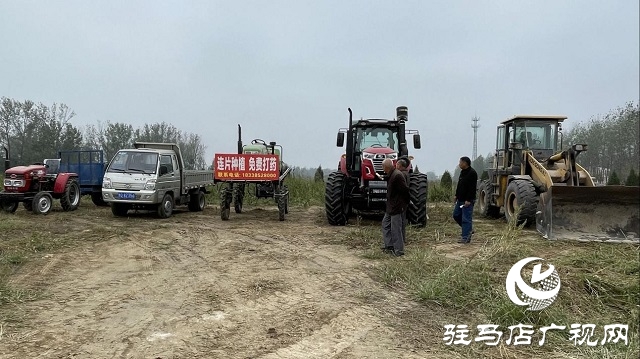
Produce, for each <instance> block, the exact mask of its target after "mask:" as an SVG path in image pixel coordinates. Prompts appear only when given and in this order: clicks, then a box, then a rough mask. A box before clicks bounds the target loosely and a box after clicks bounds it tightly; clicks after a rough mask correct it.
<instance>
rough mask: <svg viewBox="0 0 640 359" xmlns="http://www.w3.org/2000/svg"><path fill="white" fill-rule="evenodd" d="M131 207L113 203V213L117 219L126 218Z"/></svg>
mask: <svg viewBox="0 0 640 359" xmlns="http://www.w3.org/2000/svg"><path fill="white" fill-rule="evenodd" d="M127 212H129V206H128V205H126V204H124V203H111V213H113V215H114V216H116V217H126V216H127Z"/></svg>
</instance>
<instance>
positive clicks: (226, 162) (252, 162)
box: [213, 153, 280, 181]
mask: <svg viewBox="0 0 640 359" xmlns="http://www.w3.org/2000/svg"><path fill="white" fill-rule="evenodd" d="M213 175H214V178H215V179H217V180H230V181H273V180H277V179H278V178H279V177H280V161H278V156H277V155H260V154H225V153H216V154H215V156H214V158H213Z"/></svg>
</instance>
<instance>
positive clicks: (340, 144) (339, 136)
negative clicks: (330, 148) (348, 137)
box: [336, 132, 344, 147]
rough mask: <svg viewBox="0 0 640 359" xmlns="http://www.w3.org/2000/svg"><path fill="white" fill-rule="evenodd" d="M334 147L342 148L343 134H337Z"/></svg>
mask: <svg viewBox="0 0 640 359" xmlns="http://www.w3.org/2000/svg"><path fill="white" fill-rule="evenodd" d="M336 146H338V147H342V146H344V132H338V138H337V139H336Z"/></svg>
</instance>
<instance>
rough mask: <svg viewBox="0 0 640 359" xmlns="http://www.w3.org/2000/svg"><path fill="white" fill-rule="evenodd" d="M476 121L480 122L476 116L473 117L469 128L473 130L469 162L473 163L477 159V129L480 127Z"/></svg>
mask: <svg viewBox="0 0 640 359" xmlns="http://www.w3.org/2000/svg"><path fill="white" fill-rule="evenodd" d="M478 121H480V119H479V118H478V116H473V119H471V122H472V124H471V128H473V155H472V159H471V161H475V160H476V158H477V157H478V128H479V127H480V125H479V124H478Z"/></svg>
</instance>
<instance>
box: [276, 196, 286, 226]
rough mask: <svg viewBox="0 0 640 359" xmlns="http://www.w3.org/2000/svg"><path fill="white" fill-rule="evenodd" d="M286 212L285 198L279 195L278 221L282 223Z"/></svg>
mask: <svg viewBox="0 0 640 359" xmlns="http://www.w3.org/2000/svg"><path fill="white" fill-rule="evenodd" d="M286 212H287V196H283V195H280V197H278V219H279V220H281V221H284V215H285V213H286Z"/></svg>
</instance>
